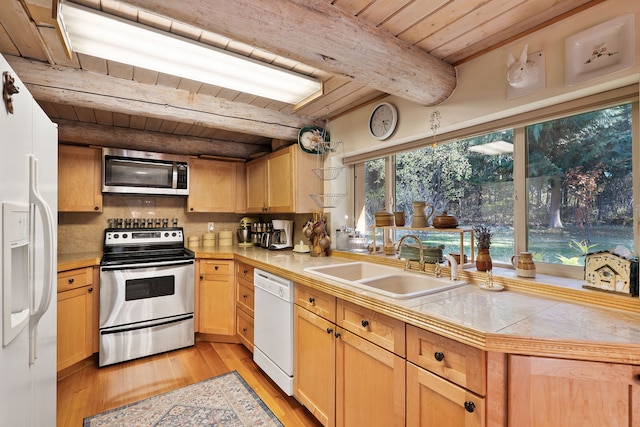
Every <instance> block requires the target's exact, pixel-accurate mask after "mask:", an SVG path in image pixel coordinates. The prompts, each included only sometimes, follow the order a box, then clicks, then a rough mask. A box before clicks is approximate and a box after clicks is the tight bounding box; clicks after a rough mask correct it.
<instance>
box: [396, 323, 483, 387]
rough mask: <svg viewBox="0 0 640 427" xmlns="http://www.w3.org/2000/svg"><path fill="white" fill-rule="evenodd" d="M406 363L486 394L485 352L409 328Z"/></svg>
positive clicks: (418, 329) (421, 330)
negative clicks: (408, 362) (407, 361)
mask: <svg viewBox="0 0 640 427" xmlns="http://www.w3.org/2000/svg"><path fill="white" fill-rule="evenodd" d="M407 360H409V361H410V362H413V363H415V364H416V365H418V366H421V367H423V368H425V369H427V370H429V371H431V372H433V373H434V374H436V375H438V376H440V377H442V378H445V379H447V380H449V381H451V382H454V383H456V384H458V385H459V386H461V387H464V388H466V389H469V390H471V391H473V392H475V393H478V394H479V395H481V396H484V395H485V394H486V383H487V353H486V352H485V351H484V350H480V349H477V348H474V347H471V346H469V345H466V344H462V343H459V342H457V341H454V340H452V339H449V338H445V337H443V336H440V335H438V334H434V333H432V332H428V331H425V330H423V329H420V328H416V327H415V326H410V325H409V326H407Z"/></svg>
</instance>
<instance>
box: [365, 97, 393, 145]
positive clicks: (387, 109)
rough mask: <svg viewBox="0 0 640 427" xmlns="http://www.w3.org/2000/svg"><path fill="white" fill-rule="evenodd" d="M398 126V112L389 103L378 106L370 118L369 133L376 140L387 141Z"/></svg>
mask: <svg viewBox="0 0 640 427" xmlns="http://www.w3.org/2000/svg"><path fill="white" fill-rule="evenodd" d="M397 124H398V110H396V107H394V106H393V105H391V104H389V103H388V102H381V103H380V104H378V105H377V106H376V107H375V108H374V109H373V111H372V112H371V116H369V132H370V133H371V136H373V137H374V138H376V139H380V140H383V139H387V138H389V137H390V136H391V134H392V133H393V131H394V130H396V125H397Z"/></svg>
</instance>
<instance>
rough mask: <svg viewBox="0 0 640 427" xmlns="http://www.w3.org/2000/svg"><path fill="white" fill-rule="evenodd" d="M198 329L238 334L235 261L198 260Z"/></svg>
mask: <svg viewBox="0 0 640 427" xmlns="http://www.w3.org/2000/svg"><path fill="white" fill-rule="evenodd" d="M197 264H198V273H197V275H196V277H197V280H198V283H197V287H198V291H197V294H198V312H197V314H196V316H195V317H196V319H197V322H198V328H197V330H198V332H200V333H204V334H218V335H227V336H229V335H235V330H236V326H235V315H236V314H235V281H234V279H233V278H234V274H233V261H226V260H213V259H201V260H199V261H198V263H197Z"/></svg>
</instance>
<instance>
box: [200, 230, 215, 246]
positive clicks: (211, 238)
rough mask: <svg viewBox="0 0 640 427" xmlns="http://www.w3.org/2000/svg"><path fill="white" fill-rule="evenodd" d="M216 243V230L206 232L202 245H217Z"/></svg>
mask: <svg viewBox="0 0 640 427" xmlns="http://www.w3.org/2000/svg"><path fill="white" fill-rule="evenodd" d="M215 245H216V233H215V232H209V233H204V234H203V235H202V246H209V247H211V246H215Z"/></svg>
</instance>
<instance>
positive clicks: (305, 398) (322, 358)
mask: <svg viewBox="0 0 640 427" xmlns="http://www.w3.org/2000/svg"><path fill="white" fill-rule="evenodd" d="M294 294H295V305H294V324H293V331H294V340H293V345H294V349H293V358H294V360H293V370H294V372H293V394H294V396H296V398H297V399H298V400H299V401H300V403H302V404H303V405H304V406H305V407H307V409H309V411H310V412H311V413H312V414H313V415H314V416H315V417H316V418H317V419H318V420H319V421H320V422H321V423H322V424H323V425H325V426H333V425H335V406H336V405H335V395H336V392H335V390H336V388H335V387H336V380H335V378H336V368H335V366H336V335H335V334H336V325H335V317H336V298H335V297H334V296H330V295H327V294H325V293H323V292H319V291H316V290H313V289H310V288H308V287H306V286H303V285H300V284H298V283H296V285H295V289H294Z"/></svg>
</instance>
